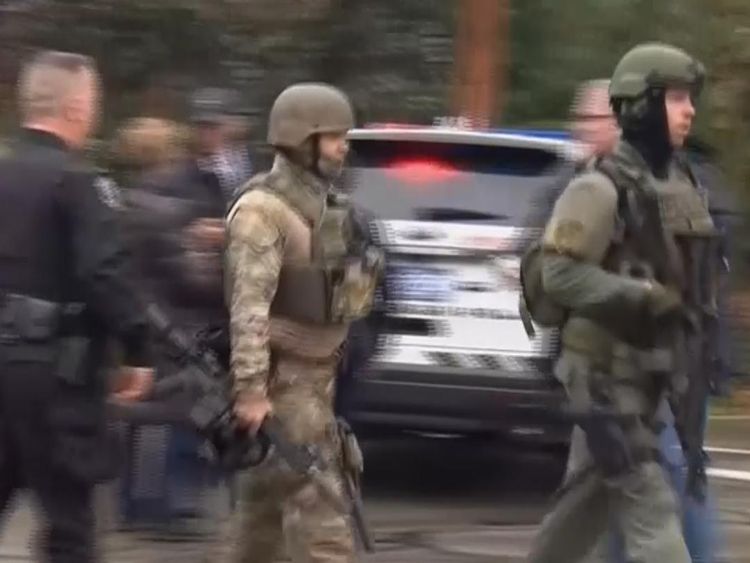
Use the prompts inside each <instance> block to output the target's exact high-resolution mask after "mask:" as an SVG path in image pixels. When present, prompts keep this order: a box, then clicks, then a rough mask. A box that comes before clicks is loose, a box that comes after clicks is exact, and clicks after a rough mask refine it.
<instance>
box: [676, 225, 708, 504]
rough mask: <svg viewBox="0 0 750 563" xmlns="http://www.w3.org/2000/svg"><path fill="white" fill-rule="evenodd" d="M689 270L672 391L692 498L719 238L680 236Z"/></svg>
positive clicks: (699, 466) (700, 486)
mask: <svg viewBox="0 0 750 563" xmlns="http://www.w3.org/2000/svg"><path fill="white" fill-rule="evenodd" d="M680 242H681V246H682V248H683V249H684V251H683V255H684V256H685V257H686V260H685V266H686V271H687V273H688V282H687V284H686V285H687V287H686V290H687V291H686V298H685V301H686V303H685V304H686V307H687V310H688V316H689V319H690V322H689V323H688V328H687V331H686V335H685V343H684V349H685V350H686V352H687V362H686V365H685V375H686V376H687V381H686V385H685V389H681V390H678V391H681V392H678V393H677V394H675V396H674V400H673V402H672V408H673V411H674V414H675V429H676V430H677V434H678V436H679V437H680V442H681V443H682V449H683V452H684V454H685V459H686V461H687V466H688V473H687V486H686V489H687V492H688V493H689V494H690V495H692V496H693V497H694V498H695V499H697V500H703V499H704V498H705V489H706V469H705V460H706V455H705V453H704V451H703V437H704V430H705V420H706V401H707V398H708V396H709V395H710V394H711V392H712V390H713V389H714V387H715V385H716V381H715V378H716V377H717V376H718V369H717V368H718V365H717V364H718V361H719V360H718V354H717V352H718V342H717V340H718V306H717V302H716V301H717V295H716V292H717V280H718V265H719V249H718V243H719V240H718V238H716V237H702V238H697V237H693V238H691V239H690V240H685V241H680Z"/></svg>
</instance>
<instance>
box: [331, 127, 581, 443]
mask: <svg viewBox="0 0 750 563" xmlns="http://www.w3.org/2000/svg"><path fill="white" fill-rule="evenodd" d="M349 140H350V143H351V148H352V154H351V161H350V162H351V165H352V168H351V170H350V172H349V173H350V174H351V184H352V186H351V189H353V195H352V197H353V199H354V201H355V203H356V204H357V205H359V206H361V207H362V208H364V209H365V210H367V211H369V212H371V213H372V214H374V215H375V216H376V217H377V221H375V222H374V223H373V231H374V232H373V235H374V236H375V238H376V239H377V241H378V242H379V243H380V244H382V245H383V246H384V247H385V249H386V250H387V255H388V268H387V274H386V285H385V295H386V298H387V315H386V319H385V334H384V335H382V341H381V348H380V350H379V352H378V354H377V356H376V357H375V359H374V361H373V362H371V364H370V367H369V368H368V369H367V370H364V371H362V372H361V373H358V374H356V375H355V377H354V380H353V381H352V382H351V385H349V386H347V391H346V403H347V409H346V410H347V414H348V416H349V417H350V418H351V419H352V421H353V423H354V424H355V425H356V426H357V427H358V429H359V430H360V431H364V432H367V431H368V430H377V431H382V430H388V429H392V430H406V431H416V432H425V433H440V434H459V435H470V434H485V433H487V434H501V433H502V434H510V435H515V436H521V437H526V438H535V439H540V440H542V441H552V442H560V443H563V442H565V441H566V440H567V438H568V436H569V433H568V430H567V428H565V427H564V425H560V424H559V423H558V420H557V418H556V417H555V416H554V415H555V413H556V410H557V408H558V406H559V404H560V401H561V397H562V394H561V389H560V387H559V385H558V384H557V383H556V382H555V380H554V378H553V377H552V375H551V370H552V365H553V361H554V357H555V354H556V351H557V342H556V335H555V334H554V333H550V332H549V331H547V332H545V331H537V335H536V337H535V338H533V339H529V337H528V336H527V334H526V332H525V330H524V326H523V323H522V321H521V319H520V316H519V313H518V293H519V290H520V287H519V277H518V276H519V262H520V255H521V253H522V251H523V249H524V247H525V244H526V242H527V241H528V240H530V239H531V237H535V236H538V234H539V229H540V227H541V226H542V225H543V217H544V216H545V215H546V212H545V207H546V206H548V205H549V202H550V201H551V200H553V199H554V197H555V195H556V194H557V193H558V192H559V189H560V188H561V187H562V186H563V185H564V182H565V178H566V176H567V177H569V174H570V169H571V163H570V158H569V157H568V155H569V154H570V153H571V144H570V142H569V141H567V140H565V139H564V138H560V137H559V136H556V135H551V136H547V135H539V134H535V133H522V132H511V131H505V132H479V131H472V130H462V129H451V128H441V127H429V128H414V127H396V126H381V127H374V128H364V129H357V130H353V131H351V132H350V135H349ZM535 216H537V218H536V219H534V217H535Z"/></svg>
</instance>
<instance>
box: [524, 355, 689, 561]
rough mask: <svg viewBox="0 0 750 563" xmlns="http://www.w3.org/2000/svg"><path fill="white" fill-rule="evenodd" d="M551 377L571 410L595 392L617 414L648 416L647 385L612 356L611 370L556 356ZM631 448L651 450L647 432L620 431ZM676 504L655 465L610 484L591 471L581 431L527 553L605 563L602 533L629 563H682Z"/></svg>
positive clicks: (651, 385)
mask: <svg viewBox="0 0 750 563" xmlns="http://www.w3.org/2000/svg"><path fill="white" fill-rule="evenodd" d="M555 374H556V376H557V378H558V379H559V380H560V382H561V383H562V384H563V385H564V386H565V389H566V392H567V394H568V396H569V397H570V400H571V403H573V404H576V403H577V404H578V405H580V406H582V408H585V405H586V404H587V403H588V404H591V403H590V401H591V400H592V399H591V397H592V394H593V393H594V392H595V393H596V394H597V395H598V396H599V397H600V400H604V401H606V402H607V403H608V404H609V405H610V406H611V408H613V409H614V410H615V411H617V412H620V413H633V412H656V409H657V406H658V402H659V396H658V393H656V387H655V380H654V378H653V377H651V376H650V375H649V374H647V373H645V372H643V370H642V369H639V367H638V365H637V362H634V361H633V359H632V358H631V357H628V356H627V355H626V354H620V355H619V356H617V357H616V358H614V361H613V362H612V365H611V371H608V372H607V373H605V372H602V371H601V370H598V369H596V368H594V367H593V365H592V362H591V361H590V360H589V359H588V357H587V356H584V355H581V354H579V353H576V352H573V351H571V350H569V349H564V350H563V353H562V355H561V357H560V360H559V362H558V364H557V366H556V369H555ZM626 434H627V439H628V441H629V442H630V443H631V445H633V446H634V447H639V446H640V447H644V446H646V447H648V445H651V444H653V445H654V447H656V445H657V444H658V436H657V435H656V434H655V432H654V430H653V429H652V428H650V427H648V426H646V425H644V424H639V425H637V426H635V427H634V428H631V429H629V430H628V431H627V432H626ZM678 511H679V506H678V500H677V497H676V495H675V493H674V490H673V489H672V487H671V486H670V484H669V481H668V480H667V476H666V474H665V471H664V469H663V468H662V467H661V466H660V465H659V464H658V463H657V462H656V461H643V462H641V463H637V464H636V465H635V466H634V467H633V468H632V469H630V470H628V471H627V472H625V473H624V474H622V475H619V476H617V477H613V478H605V477H604V476H603V474H602V473H601V472H600V471H599V470H598V469H597V467H596V464H595V463H594V460H593V458H592V455H591V452H590V451H589V448H588V445H587V443H586V435H585V434H584V432H583V430H582V429H581V428H579V427H576V428H575V429H574V432H573V437H572V440H571V450H570V458H569V461H568V470H567V474H566V478H565V482H564V483H563V487H562V489H561V493H560V494H559V495H558V498H557V500H556V503H555V505H554V507H553V508H552V511H551V512H550V513H549V514H548V515H547V516H546V517H545V519H544V521H543V522H542V525H541V529H540V530H539V533H538V535H537V537H536V538H535V540H534V543H533V545H532V548H531V552H530V554H529V558H528V560H529V561H530V562H532V563H548V562H549V563H568V562H570V563H577V562H581V561H592V560H593V561H605V560H606V557H605V555H606V550H605V549H601V545H605V544H606V539H607V538H608V532H609V529H610V526H611V525H612V524H613V523H615V524H616V525H617V526H618V527H619V528H620V529H621V530H622V532H623V536H624V541H625V555H626V557H625V559H626V561H628V562H629V563H690V556H689V555H688V551H687V547H686V546H685V542H684V540H683V537H682V526H681V521H680V517H679V512H678Z"/></svg>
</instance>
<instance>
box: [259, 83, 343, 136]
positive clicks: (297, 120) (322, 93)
mask: <svg viewBox="0 0 750 563" xmlns="http://www.w3.org/2000/svg"><path fill="white" fill-rule="evenodd" d="M352 127H354V112H353V110H352V106H351V103H350V102H349V98H347V97H346V95H345V94H344V93H343V92H342V91H341V90H339V89H338V88H334V87H333V86H329V85H328V84H315V83H303V84H295V85H293V86H290V87H289V88H287V89H286V90H284V91H283V92H282V93H281V94H279V97H278V98H276V101H275V102H274V104H273V107H272V108H271V115H270V116H269V119H268V143H269V144H270V145H272V146H274V147H284V148H288V149H297V148H299V147H300V146H301V145H302V144H303V143H304V142H305V140H307V139H308V138H309V137H310V136H311V135H315V134H317V133H336V132H339V131H347V130H349V129H351V128H352Z"/></svg>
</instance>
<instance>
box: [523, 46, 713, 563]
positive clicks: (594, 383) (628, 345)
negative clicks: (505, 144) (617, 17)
mask: <svg viewBox="0 0 750 563" xmlns="http://www.w3.org/2000/svg"><path fill="white" fill-rule="evenodd" d="M701 76H702V70H701V69H700V66H699V64H698V63H697V62H695V61H694V60H693V59H692V58H690V57H689V56H688V55H687V54H685V53H684V52H682V51H679V50H678V49H675V48H672V47H669V46H663V45H645V46H640V47H636V48H635V49H633V51H631V52H630V53H629V54H628V55H626V56H625V57H624V58H623V60H622V61H621V63H620V65H618V68H617V69H616V70H615V74H614V76H613V80H612V87H611V89H610V95H611V96H612V97H613V99H616V100H618V99H619V100H624V101H623V102H622V103H623V104H624V105H623V106H620V107H619V109H620V111H621V113H620V114H619V115H618V118H619V119H620V122H621V125H623V140H621V141H620V142H619V144H618V145H617V147H616V148H615V150H614V151H613V153H612V154H611V155H609V156H606V157H603V158H602V159H600V160H598V161H596V162H594V163H592V164H591V166H590V167H589V168H588V169H587V170H585V171H583V172H582V173H580V174H579V175H577V176H576V177H575V178H574V179H573V180H572V181H571V182H570V184H569V185H568V187H567V188H566V189H565V191H564V192H563V194H562V195H561V196H560V198H559V199H558V201H557V203H556V204H555V207H554V210H553V213H552V216H551V217H550V220H549V222H548V224H547V227H546V229H545V232H544V235H543V239H542V241H541V247H542V249H543V254H542V256H543V259H542V278H543V286H544V290H545V292H546V295H547V297H548V298H550V299H552V300H553V301H554V302H555V303H557V304H558V305H560V306H562V307H563V308H564V309H565V311H567V313H566V315H565V321H564V324H563V326H562V328H561V340H562V352H561V356H560V358H559V361H558V364H557V366H556V370H555V375H556V376H557V378H558V379H559V380H560V381H561V383H562V384H563V385H564V387H565V389H566V392H567V394H568V397H569V402H570V410H571V412H572V413H573V414H575V415H576V416H577V417H579V418H577V420H578V421H579V425H578V426H577V427H576V429H575V431H574V433H573V440H572V444H571V454H570V460H569V467H568V472H567V475H566V479H565V482H564V484H563V487H562V489H561V491H560V493H559V495H558V498H557V502H556V504H555V506H554V508H553V510H552V511H551V512H550V513H549V514H548V515H547V517H546V518H545V520H544V522H543V523H542V526H541V529H540V531H539V534H538V535H537V537H536V538H535V541H534V543H533V545H532V549H531V553H530V555H529V561H532V562H534V563H541V562H550V563H552V562H555V563H565V562H575V561H582V560H584V558H585V557H587V555H589V554H590V552H591V550H592V549H593V548H594V547H595V546H596V545H597V542H599V540H600V539H601V538H602V537H603V535H604V534H605V533H606V531H607V529H608V526H609V524H610V522H612V519H614V521H615V522H616V523H617V524H618V525H619V527H620V529H621V530H622V534H623V538H624V543H625V553H626V560H628V561H634V562H643V563H657V562H658V563H672V562H674V563H687V562H688V561H689V560H690V557H689V554H688V552H687V549H686V546H685V542H684V540H683V537H682V529H681V524H680V517H679V512H678V506H677V500H676V496H675V493H674V491H673V490H672V488H671V487H670V485H669V483H668V481H667V479H666V475H665V472H664V470H663V468H662V467H661V466H660V464H659V457H658V446H659V444H658V438H659V431H660V428H661V427H662V424H661V422H662V421H661V420H660V407H661V406H662V405H663V401H664V400H665V398H666V397H668V396H669V397H675V396H678V395H680V393H682V392H683V390H682V388H683V387H684V383H685V382H684V380H683V376H684V369H682V368H683V367H684V366H682V365H681V363H682V362H683V361H684V360H685V358H686V354H687V350H685V349H684V348H682V347H681V346H682V345H684V342H685V340H684V332H683V331H684V326H683V324H682V322H681V320H680V319H682V318H683V316H682V315H683V314H684V312H685V307H686V305H685V303H684V302H683V297H682V296H683V295H686V293H683V292H686V291H687V290H686V289H685V285H684V284H685V283H686V280H685V279H684V274H685V269H686V267H687V266H686V260H685V259H686V257H689V256H690V255H691V253H690V252H689V251H687V250H686V249H688V248H690V247H691V246H692V245H693V244H694V243H695V244H698V242H697V241H700V240H707V239H709V238H711V237H712V236H713V234H714V232H715V229H714V227H713V223H712V221H711V218H710V215H709V214H708V209H707V205H706V201H705V198H704V196H703V194H702V192H701V190H700V189H699V187H698V186H697V185H696V184H695V183H694V180H693V178H692V176H691V174H690V172H689V169H687V168H686V167H684V166H683V164H682V163H681V162H680V161H678V160H677V159H675V158H674V157H673V156H672V152H671V151H664V152H663V153H662V155H663V156H662V158H660V159H657V158H655V157H654V154H656V153H658V151H657V150H654V151H649V150H644V148H643V147H641V146H639V144H638V143H639V142H640V141H641V140H642V139H643V137H641V136H640V135H641V133H642V132H643V131H644V130H645V127H644V125H643V124H644V123H645V122H646V120H647V118H648V114H647V113H646V112H647V111H653V112H655V115H661V118H660V119H654V120H652V121H651V123H654V124H664V125H665V124H666V119H665V117H666V116H665V115H664V112H665V109H664V95H663V92H664V89H665V88H667V87H669V86H672V85H676V86H692V85H693V84H694V83H695V82H696V81H699V80H700V77H701ZM639 77H640V83H638V82H637V81H638V79H639ZM643 77H647V79H644V78H643ZM651 81H653V82H651ZM639 88H640V89H639ZM650 88H659V89H660V90H658V91H656V92H648V90H649V89H650ZM646 92H648V95H650V96H651V97H650V100H651V101H649V102H648V103H649V104H652V107H651V109H644V108H645V107H646V106H647V104H645V103H644V104H640V105H639V104H638V103H637V102H638V100H639V99H640V96H641V95H644V94H645V93H646ZM659 93H660V94H659ZM631 102H632V103H631ZM628 112H631V113H628ZM658 112H661V113H660V114H658ZM628 120H630V121H628ZM632 121H638V123H635V126H633V125H634V124H633V123H632ZM634 131H635V132H634ZM659 135H662V136H663V137H664V139H666V138H667V135H668V133H667V131H666V130H665V129H664V128H662V127H660V128H658V129H655V130H654V131H653V132H652V135H651V137H650V136H646V137H645V138H646V140H647V142H650V139H651V138H652V137H657V136H659ZM631 139H632V140H631ZM666 142H668V141H666V140H664V142H663V144H662V145H661V146H663V147H664V146H666ZM657 148H659V147H657ZM644 154H645V155H648V157H649V158H651V160H649V159H647V157H646V156H644ZM688 260H689V259H688ZM703 274H708V272H703ZM597 555H598V554H597ZM602 555H603V554H602Z"/></svg>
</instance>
